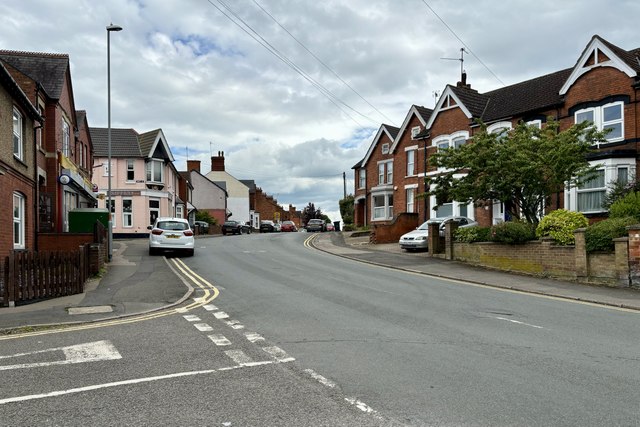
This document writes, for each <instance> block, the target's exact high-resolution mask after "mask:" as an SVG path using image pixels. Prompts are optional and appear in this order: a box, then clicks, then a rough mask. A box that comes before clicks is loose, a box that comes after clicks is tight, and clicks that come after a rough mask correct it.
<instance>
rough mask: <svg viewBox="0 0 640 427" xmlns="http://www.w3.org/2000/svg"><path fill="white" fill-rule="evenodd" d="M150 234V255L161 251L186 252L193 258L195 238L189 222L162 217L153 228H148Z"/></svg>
mask: <svg viewBox="0 0 640 427" xmlns="http://www.w3.org/2000/svg"><path fill="white" fill-rule="evenodd" d="M147 228H148V229H149V230H151V232H150V233H149V255H155V254H156V253H158V252H161V251H165V250H168V251H177V252H184V253H185V254H186V255H187V256H193V253H194V247H195V238H194V237H193V230H191V227H190V226H189V222H188V221H187V220H186V219H183V218H168V217H161V218H158V219H156V223H155V224H153V226H151V225H150V226H149V227H147Z"/></svg>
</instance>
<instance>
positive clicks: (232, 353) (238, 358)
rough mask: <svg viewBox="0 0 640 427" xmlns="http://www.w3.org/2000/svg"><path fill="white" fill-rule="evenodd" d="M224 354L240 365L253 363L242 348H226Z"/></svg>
mask: <svg viewBox="0 0 640 427" xmlns="http://www.w3.org/2000/svg"><path fill="white" fill-rule="evenodd" d="M224 354H226V355H227V356H229V357H230V358H231V359H232V360H233V361H234V362H236V363H237V364H238V365H240V366H247V365H248V364H251V363H253V359H252V358H250V357H249V356H247V355H246V354H245V352H244V351H242V350H228V351H225V352H224Z"/></svg>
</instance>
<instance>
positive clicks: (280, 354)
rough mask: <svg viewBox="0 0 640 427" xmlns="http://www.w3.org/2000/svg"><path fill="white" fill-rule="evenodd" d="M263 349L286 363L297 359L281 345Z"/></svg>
mask: <svg viewBox="0 0 640 427" xmlns="http://www.w3.org/2000/svg"><path fill="white" fill-rule="evenodd" d="M262 350H264V351H265V352H267V353H269V355H270V356H271V357H273V358H274V359H276V360H277V361H278V362H282V363H284V362H293V361H294V360H296V359H294V358H293V357H289V355H288V354H287V353H286V352H285V351H284V350H283V349H281V348H280V347H275V346H274V347H262Z"/></svg>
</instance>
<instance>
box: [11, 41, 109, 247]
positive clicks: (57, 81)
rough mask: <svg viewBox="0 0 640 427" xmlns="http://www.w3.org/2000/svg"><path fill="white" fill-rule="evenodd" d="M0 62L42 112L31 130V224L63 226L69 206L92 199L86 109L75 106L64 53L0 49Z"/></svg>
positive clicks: (92, 201)
mask: <svg viewBox="0 0 640 427" xmlns="http://www.w3.org/2000/svg"><path fill="white" fill-rule="evenodd" d="M0 62H2V63H3V64H4V66H5V67H6V69H7V70H8V71H9V73H10V74H11V76H12V77H13V79H14V80H15V81H16V82H17V83H18V85H19V86H20V87H21V88H22V91H23V92H24V93H25V94H26V95H27V97H28V98H29V100H30V101H31V103H32V104H33V105H34V106H35V108H36V110H37V111H38V112H39V113H40V114H41V115H42V116H43V117H44V123H43V125H42V127H41V128H37V129H36V130H35V133H36V135H35V147H36V148H35V150H36V154H35V156H36V164H37V166H36V169H37V178H36V181H37V188H36V189H37V198H36V201H35V202H34V203H32V204H30V206H37V209H38V215H37V217H36V218H35V219H36V230H37V232H40V233H42V232H57V233H60V232H66V231H68V230H69V222H68V214H69V211H71V210H72V209H75V208H86V207H95V206H96V203H97V199H96V197H95V195H94V192H93V184H92V182H91V177H92V165H93V147H92V142H91V138H90V136H89V133H88V131H87V128H88V126H87V123H86V114H85V113H84V112H83V111H76V108H75V101H74V97H73V87H72V84H71V70H70V66H69V56H68V55H66V54H53V53H36V52H16V51H8V50H0ZM63 175H64V176H65V177H68V182H67V181H64V180H63V182H67V183H65V184H63V183H61V181H60V177H61V176H63ZM34 176H36V175H34ZM36 249H37V248H36Z"/></svg>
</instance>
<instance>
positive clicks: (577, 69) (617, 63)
mask: <svg viewBox="0 0 640 427" xmlns="http://www.w3.org/2000/svg"><path fill="white" fill-rule="evenodd" d="M638 51H639V49H634V50H631V51H626V50H624V49H621V48H619V47H618V46H616V45H614V44H612V43H610V42H608V41H606V40H605V39H603V38H602V37H600V36H598V35H597V34H596V35H594V36H593V37H592V38H591V41H590V42H589V44H587V47H585V49H584V50H583V51H582V54H581V55H580V58H578V61H577V62H576V65H575V66H574V67H573V68H572V69H571V74H570V75H569V77H568V78H567V79H566V81H565V82H564V85H562V87H561V89H560V94H561V95H564V94H566V93H567V91H568V90H569V88H570V87H571V86H572V85H573V83H575V82H576V81H577V80H578V79H579V78H580V77H581V76H582V75H583V74H585V73H588V72H589V71H591V70H592V69H594V68H597V67H614V68H617V69H618V70H620V71H621V72H623V73H625V74H626V75H627V76H629V77H637V76H638V73H639V72H640V59H639V58H638ZM592 58H593V59H594V62H593V63H591V62H590V61H591V59H592Z"/></svg>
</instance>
